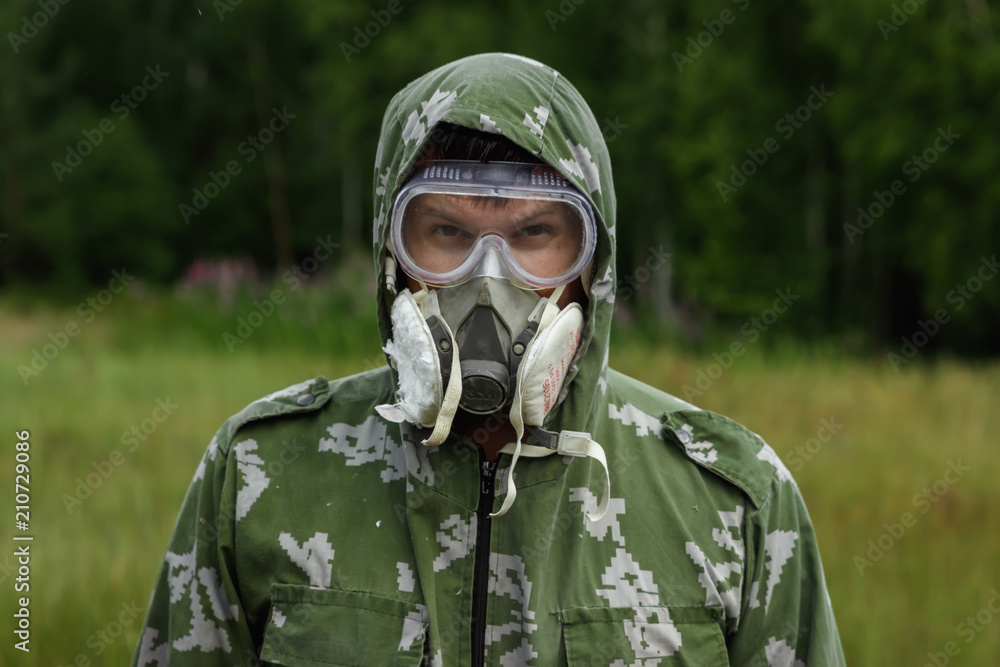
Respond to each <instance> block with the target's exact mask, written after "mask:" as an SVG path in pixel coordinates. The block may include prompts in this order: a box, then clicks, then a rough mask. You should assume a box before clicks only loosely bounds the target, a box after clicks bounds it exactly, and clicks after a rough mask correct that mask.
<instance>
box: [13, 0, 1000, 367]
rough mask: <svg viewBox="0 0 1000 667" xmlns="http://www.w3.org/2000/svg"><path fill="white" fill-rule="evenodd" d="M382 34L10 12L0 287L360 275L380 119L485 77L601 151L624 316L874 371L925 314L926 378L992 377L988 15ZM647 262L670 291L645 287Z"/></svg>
mask: <svg viewBox="0 0 1000 667" xmlns="http://www.w3.org/2000/svg"><path fill="white" fill-rule="evenodd" d="M391 5H392V6H391V7H390V4H388V3H387V4H384V5H383V4H379V3H373V4H370V5H369V4H365V3H359V2H315V1H313V0H291V1H290V2H284V3H263V4H261V3H249V2H246V3H244V2H240V0H214V1H213V2H208V1H207V0H205V1H203V2H196V3H175V2H170V1H169V0H156V1H154V2H152V3H137V2H118V3H108V2H101V3H78V2H70V1H66V2H65V3H61V2H59V1H57V0H37V1H34V2H28V1H21V0H17V1H14V2H6V3H4V4H3V7H0V27H2V29H3V31H4V32H5V33H6V39H5V40H4V41H5V42H6V44H5V46H4V49H5V50H6V53H5V54H4V55H3V66H2V68H0V91H2V93H0V94H2V98H0V183H2V208H0V216H2V217H0V234H2V236H0V286H3V287H6V288H8V289H9V288H12V287H14V286H20V285H30V286H37V285H44V286H45V287H46V288H48V290H49V291H50V292H53V291H54V292H55V293H57V294H59V293H61V294H65V293H66V292H67V291H68V290H72V289H75V288H79V287H80V286H81V284H90V285H94V286H101V285H103V284H105V283H107V281H108V280H109V278H110V271H111V269H112V268H115V267H121V266H125V267H127V268H128V270H129V271H130V272H131V273H134V274H135V275H136V276H138V278H139V279H140V280H141V281H144V282H145V283H148V284H150V285H170V284H173V283H175V282H176V281H178V280H179V279H181V278H182V277H183V276H184V275H185V274H186V272H187V271H188V270H189V269H190V267H191V266H192V264H193V263H194V262H195V261H196V260H197V259H200V258H215V259H218V258H250V259H252V260H253V262H254V265H255V266H256V267H258V269H259V270H260V272H261V273H262V274H263V275H280V273H281V272H282V271H283V270H285V269H286V268H287V267H289V266H292V265H293V264H294V263H295V262H296V261H297V260H301V259H302V258H303V257H305V256H307V255H308V254H309V253H310V252H311V251H312V249H313V248H314V246H315V245H316V238H317V237H326V236H327V235H332V240H333V241H334V242H336V243H339V244H342V246H343V248H345V249H347V248H350V247H354V246H356V247H358V248H362V249H366V248H367V247H368V243H369V238H370V231H369V230H370V222H371V219H372V212H371V210H370V208H371V203H370V200H371V170H372V163H373V160H374V153H375V144H376V138H377V134H378V127H379V124H380V121H381V117H382V112H383V111H384V108H385V105H386V103H387V102H388V100H389V98H390V97H391V95H392V94H393V93H394V92H395V91H396V90H398V89H399V88H400V87H402V86H403V85H404V84H405V83H407V82H408V81H410V80H411V79H412V78H414V77H416V76H418V75H419V74H421V73H423V72H425V71H427V70H429V69H431V68H433V67H435V66H437V65H440V64H442V63H444V62H447V61H449V60H451V59H454V58H456V57H460V56H464V55H468V54H471V53H475V52H481V51H490V50H503V51H510V52H516V53H520V54H523V55H526V56H530V57H534V58H537V59H539V60H541V61H543V62H546V63H548V64H551V65H552V66H554V67H556V68H557V69H559V70H560V71H561V72H563V74H565V76H566V77H567V78H569V79H570V80H571V81H573V82H574V83H575V84H576V86H577V87H578V88H580V90H581V92H582V93H583V95H584V97H585V98H587V99H588V100H589V101H590V102H591V104H592V106H593V108H594V112H595V114H596V116H597V117H598V119H599V120H601V121H602V123H603V127H604V131H605V137H606V139H607V140H608V141H609V142H610V149H611V153H612V159H613V162H614V166H615V176H616V186H617V193H618V201H619V220H620V223H621V224H620V229H619V239H620V249H621V257H620V259H619V267H620V271H621V275H620V278H621V282H620V292H621V293H623V295H625V296H626V297H627V296H630V295H631V294H632V293H633V292H637V293H638V296H637V298H636V300H635V302H634V303H632V304H629V305H630V306H632V307H636V306H643V305H647V306H649V308H650V312H651V313H652V314H653V315H654V316H655V318H656V319H657V320H659V321H664V322H667V323H668V324H670V325H672V326H673V327H674V328H675V329H678V330H682V331H687V332H688V333H691V332H692V331H694V332H695V333H696V332H697V331H698V330H699V328H700V327H701V326H703V325H705V324H709V325H723V326H726V325H728V326H739V325H740V324H741V323H743V322H745V321H746V320H747V319H748V318H749V317H750V316H752V315H754V314H759V313H760V312H761V310H762V309H763V308H765V307H766V306H767V304H769V303H771V302H772V301H773V299H774V293H775V290H776V289H790V290H791V291H792V293H794V294H796V295H798V296H800V297H801V298H800V300H799V301H797V302H796V306H795V312H794V315H793V316H791V317H788V318H787V320H786V321H784V322H783V323H782V327H783V330H784V331H786V332H788V333H790V334H792V335H795V336H798V337H805V338H806V339H812V340H815V339H818V338H833V339H834V340H835V341H836V343H837V344H838V345H841V344H843V345H845V346H847V347H848V349H855V350H871V349H880V348H885V349H886V351H891V350H892V349H895V348H901V347H903V345H904V341H900V338H901V337H906V338H908V339H911V340H912V337H913V334H914V333H915V332H919V331H921V329H920V323H921V322H926V321H927V320H928V319H929V318H930V319H931V320H933V319H934V318H935V314H941V313H939V311H941V310H944V311H945V312H944V313H943V315H944V316H946V317H947V318H948V319H947V321H946V322H944V326H942V327H941V331H940V334H939V335H936V336H931V338H932V340H931V341H929V343H928V344H927V345H926V347H927V348H928V349H934V350H948V351H951V352H955V353H958V354H962V355H984V354H992V353H996V352H997V351H1000V342H998V338H997V336H996V335H995V334H996V329H995V327H993V328H991V325H993V324H995V323H996V322H998V321H1000V290H997V289H996V283H995V282H989V281H988V279H986V278H983V276H989V278H992V277H993V275H994V274H995V273H996V271H997V267H996V264H995V262H993V261H992V259H991V258H992V255H993V253H994V252H995V250H996V245H997V240H998V230H1000V225H998V224H997V221H996V211H997V210H1000V170H998V169H997V166H996V159H995V147H996V146H997V145H998V144H1000V46H998V42H997V38H996V30H997V29H998V28H1000V26H998V25H996V17H995V13H996V11H995V9H994V10H991V9H990V7H989V5H988V4H987V3H986V2H983V0H947V1H945V2H939V3H925V2H921V1H920V0H907V1H906V2H901V3H887V2H861V1H860V0H848V1H847V2H838V3H824V2H816V1H811V0H798V1H794V2H792V1H786V2H767V1H760V0H712V1H709V2H701V3H659V2H652V1H649V0H644V1H643V0H633V1H630V2H622V3H599V2H594V1H593V0H591V1H589V2H585V1H583V0H575V1H574V0H561V2H555V1H553V2H551V3H549V4H548V5H546V4H544V3H541V4H540V3H535V2H527V1H521V2H518V1H516V0H515V1H510V2H505V3H495V4H490V5H485V4H477V5H472V4H469V3H460V2H449V1H446V0H424V1H419V2H409V1H406V0H398V1H397V2H393V3H391ZM393 10H395V11H393ZM383 24H384V25H383ZM282 110H285V111H284V113H287V123H286V124H285V125H287V127H284V128H283V129H282V130H280V131H279V132H277V133H276V134H274V135H273V136H268V134H267V133H265V134H264V135H263V137H261V136H260V135H261V130H262V129H264V128H267V126H268V123H269V122H270V120H271V118H272V116H273V115H274V112H275V111H278V112H282ZM250 139H252V140H251V141H248V140H250ZM263 139H270V140H271V141H270V142H269V143H264V141H263ZM233 161H235V163H236V164H235V167H236V168H238V169H239V172H238V173H235V174H234V175H231V176H230V175H227V172H226V165H227V164H229V163H231V162H233ZM213 174H215V175H216V176H215V179H214V180H213ZM216 186H219V187H216ZM211 195H215V196H211ZM199 204H200V205H203V208H198V207H197V206H196V205H199ZM185 207H186V208H185ZM661 248H662V250H661ZM653 250H658V251H660V252H667V253H670V258H669V260H668V261H667V262H666V264H665V265H664V268H665V269H666V270H657V271H653V272H649V271H645V272H644V271H643V270H642V268H641V267H643V266H647V267H648V265H649V264H651V263H654V262H653V259H654V258H655V257H658V256H659V255H656V254H655V253H653V252H652V251H653ZM365 252H366V251H365ZM977 274H979V276H980V277H979V278H978V279H977ZM643 277H645V280H639V279H641V278H643ZM970 280H971V284H969V283H970ZM984 286H985V287H986V288H987V289H983V287H984ZM977 287H978V288H980V289H981V290H982V291H979V290H977V289H976V288H977ZM922 340H923V339H922V338H921V337H920V336H919V335H918V341H917V342H918V343H919V342H921V341H922ZM919 347H924V346H919Z"/></svg>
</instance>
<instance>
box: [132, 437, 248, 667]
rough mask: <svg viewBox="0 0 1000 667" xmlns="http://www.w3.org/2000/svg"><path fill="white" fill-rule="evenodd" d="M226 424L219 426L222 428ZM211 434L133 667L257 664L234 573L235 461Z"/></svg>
mask: <svg viewBox="0 0 1000 667" xmlns="http://www.w3.org/2000/svg"><path fill="white" fill-rule="evenodd" d="M224 428H225V427H224ZM222 434H223V431H220V433H219V434H218V435H217V436H216V437H215V438H213V440H212V442H211V444H209V446H208V449H207V450H206V452H205V455H204V457H203V458H202V461H201V463H200V464H199V466H198V469H197V471H196V472H195V475H194V479H193V480H192V482H191V486H190V488H189V489H188V492H187V496H186V497H185V499H184V504H183V505H182V507H181V511H180V515H179V516H178V518H177V523H176V525H175V527H174V531H173V534H172V535H171V537H170V542H169V544H168V546H167V553H166V556H165V557H164V560H163V565H162V567H161V568H160V573H159V576H158V578H157V581H156V587H155V588H154V590H153V594H152V597H151V599H150V602H149V606H148V608H147V610H146V620H145V624H144V627H143V629H142V635H141V637H140V639H139V645H138V647H137V649H136V656H135V660H134V662H133V666H134V667H166V665H168V664H169V665H170V666H171V667H187V666H191V667H194V666H207V665H223V664H224V665H227V666H229V665H242V664H257V663H256V655H257V654H256V650H255V647H254V643H253V640H252V635H251V632H250V628H249V623H248V620H247V616H246V613H245V611H244V609H243V607H242V606H241V604H240V598H239V586H238V582H237V581H236V578H235V577H236V575H235V560H234V549H233V543H234V528H235V521H234V517H235V512H236V497H235V496H236V494H235V481H236V479H235V476H236V465H235V461H234V460H231V458H230V459H229V460H228V461H227V458H229V457H227V454H228V453H229V452H228V446H227V447H225V448H224V447H220V445H219V442H220V441H221V442H226V443H228V438H225V439H223V438H222Z"/></svg>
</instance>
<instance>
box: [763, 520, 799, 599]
mask: <svg viewBox="0 0 1000 667" xmlns="http://www.w3.org/2000/svg"><path fill="white" fill-rule="evenodd" d="M798 539H799V534H798V533H796V532H795V531H794V530H776V531H774V532H773V533H768V535H767V536H766V537H765V538H764V553H766V554H767V563H766V567H767V571H768V576H767V593H765V596H764V613H767V608H768V606H769V605H770V604H771V594H772V593H773V592H774V587H775V586H776V585H777V584H778V583H780V582H781V570H782V568H784V567H785V563H787V562H788V560H789V559H790V558H791V557H792V552H793V551H794V550H795V542H796V540H798Z"/></svg>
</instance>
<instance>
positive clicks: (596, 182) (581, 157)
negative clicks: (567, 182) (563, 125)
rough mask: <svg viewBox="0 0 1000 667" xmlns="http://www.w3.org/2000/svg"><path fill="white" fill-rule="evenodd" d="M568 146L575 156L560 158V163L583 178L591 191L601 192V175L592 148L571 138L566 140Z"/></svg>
mask: <svg viewBox="0 0 1000 667" xmlns="http://www.w3.org/2000/svg"><path fill="white" fill-rule="evenodd" d="M566 146H568V147H569V152H570V154H571V155H572V156H573V159H571V160H567V159H565V158H560V159H559V164H561V165H562V166H563V167H564V168H565V169H566V171H568V172H569V173H571V174H573V175H574V176H576V177H577V178H580V179H583V181H584V182H585V183H586V184H587V189H588V190H589V191H590V192H594V191H595V190H596V191H597V192H600V191H601V175H600V173H599V172H598V170H597V164H595V163H594V159H593V157H591V155H590V149H589V148H587V147H586V146H584V145H583V144H574V143H573V142H572V141H571V140H570V139H567V140H566Z"/></svg>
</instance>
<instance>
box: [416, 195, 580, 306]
mask: <svg viewBox="0 0 1000 667" xmlns="http://www.w3.org/2000/svg"><path fill="white" fill-rule="evenodd" d="M582 225H583V222H582V221H581V220H580V217H579V215H578V214H577V213H576V211H575V210H574V209H573V208H572V207H571V206H569V205H567V204H564V203H562V202H558V201H549V200H537V199H503V198H499V197H471V196H457V195H450V194H423V195H419V196H418V197H416V198H414V199H413V201H411V202H410V204H409V205H408V207H407V213H406V223H405V226H404V228H403V239H402V241H403V243H405V245H406V248H407V251H408V252H409V254H410V257H411V258H412V259H413V260H414V261H415V262H416V263H417V264H418V265H419V266H420V267H421V268H423V269H426V270H428V271H430V272H433V273H445V272H447V271H450V270H452V269H454V268H456V267H457V266H458V265H459V264H461V263H462V261H463V260H465V258H466V257H468V255H469V253H470V252H471V251H472V249H473V248H474V246H475V245H476V243H477V242H478V241H479V239H480V238H481V237H483V236H484V235H495V236H497V237H500V238H502V239H503V241H504V242H505V243H506V245H507V247H508V248H509V249H510V251H511V254H512V255H513V256H514V259H515V260H516V261H517V263H518V264H519V265H520V266H521V268H522V269H524V270H525V271H527V272H528V273H530V274H532V275H534V276H537V277H540V278H554V277H557V276H559V275H561V274H563V273H565V272H567V271H568V270H569V269H570V267H571V266H572V265H573V263H574V262H575V261H576V259H577V256H578V253H579V249H580V247H581V244H582V243H583V227H582ZM407 286H408V287H409V288H410V290H411V291H416V290H418V289H420V286H419V284H418V283H417V282H416V281H415V280H413V279H412V278H410V277H409V276H407ZM553 291H554V290H552V289H547V290H538V294H539V295H540V296H543V297H547V296H549V295H551V294H552V292H553ZM582 298H583V289H582V285H581V282H580V279H579V278H576V279H574V280H573V281H572V282H571V283H569V284H568V285H567V286H566V290H565V291H564V292H563V294H562V296H561V297H560V299H559V302H558V305H559V306H560V307H563V306H565V305H566V304H568V303H571V302H574V301H575V302H577V303H580V302H581V301H582Z"/></svg>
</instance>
